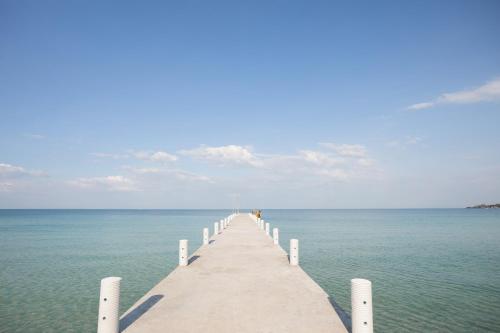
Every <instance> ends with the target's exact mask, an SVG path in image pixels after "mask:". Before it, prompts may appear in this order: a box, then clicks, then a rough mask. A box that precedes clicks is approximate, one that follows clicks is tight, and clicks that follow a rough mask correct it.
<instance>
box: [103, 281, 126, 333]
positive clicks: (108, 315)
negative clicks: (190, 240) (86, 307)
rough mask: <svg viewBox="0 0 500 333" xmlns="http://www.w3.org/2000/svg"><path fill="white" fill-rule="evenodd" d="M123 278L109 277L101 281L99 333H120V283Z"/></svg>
mask: <svg viewBox="0 0 500 333" xmlns="http://www.w3.org/2000/svg"><path fill="white" fill-rule="evenodd" d="M121 280H122V278H121V277H115V276H112V277H107V278H104V279H102V280H101V292H100V295H99V318H98V321H97V333H118V330H119V327H120V316H119V313H118V312H119V311H120V281H121Z"/></svg>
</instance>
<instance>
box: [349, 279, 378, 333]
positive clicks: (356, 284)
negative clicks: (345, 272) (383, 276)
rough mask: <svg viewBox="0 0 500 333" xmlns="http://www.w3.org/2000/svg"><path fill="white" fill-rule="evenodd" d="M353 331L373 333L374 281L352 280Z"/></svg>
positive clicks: (356, 332) (355, 332)
mask: <svg viewBox="0 0 500 333" xmlns="http://www.w3.org/2000/svg"><path fill="white" fill-rule="evenodd" d="M351 310H352V333H373V308H372V283H371V282H370V281H368V280H365V279H352V280H351Z"/></svg>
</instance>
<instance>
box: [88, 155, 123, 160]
mask: <svg viewBox="0 0 500 333" xmlns="http://www.w3.org/2000/svg"><path fill="white" fill-rule="evenodd" d="M90 155H92V156H94V157H99V158H110V159H113V160H120V159H124V158H129V157H130V156H129V155H128V154H111V153H90Z"/></svg>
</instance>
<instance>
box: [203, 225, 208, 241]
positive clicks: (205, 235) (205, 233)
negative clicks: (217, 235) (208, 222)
mask: <svg viewBox="0 0 500 333" xmlns="http://www.w3.org/2000/svg"><path fill="white" fill-rule="evenodd" d="M203 244H204V245H207V244H208V228H203Z"/></svg>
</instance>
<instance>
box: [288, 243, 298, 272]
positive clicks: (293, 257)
mask: <svg viewBox="0 0 500 333" xmlns="http://www.w3.org/2000/svg"><path fill="white" fill-rule="evenodd" d="M298 264H299V240H298V239H290V265H292V266H297V265H298Z"/></svg>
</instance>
